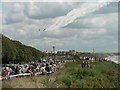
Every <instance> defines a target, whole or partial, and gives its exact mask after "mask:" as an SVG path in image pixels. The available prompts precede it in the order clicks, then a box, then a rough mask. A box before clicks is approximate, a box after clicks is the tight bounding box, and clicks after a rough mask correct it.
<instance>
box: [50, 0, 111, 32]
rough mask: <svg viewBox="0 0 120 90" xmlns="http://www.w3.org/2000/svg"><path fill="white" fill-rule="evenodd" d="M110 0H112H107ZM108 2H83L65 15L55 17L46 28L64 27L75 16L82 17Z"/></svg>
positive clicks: (74, 18)
mask: <svg viewBox="0 0 120 90" xmlns="http://www.w3.org/2000/svg"><path fill="white" fill-rule="evenodd" d="M109 1H112V0H109ZM109 3H110V2H101V0H98V2H97V3H93V2H91V3H90V2H89V3H84V4H82V5H81V6H79V7H77V8H75V9H73V10H71V11H70V12H69V13H68V14H67V15H65V16H61V17H57V18H55V19H54V21H55V23H54V24H53V25H51V26H50V27H49V28H48V30H50V31H52V30H55V29H57V28H60V27H64V26H66V25H68V24H70V23H72V22H74V21H75V20H76V19H77V18H80V17H84V16H86V15H88V14H91V13H93V12H95V11H97V10H99V9H100V8H102V7H103V6H106V5H108V4H109Z"/></svg>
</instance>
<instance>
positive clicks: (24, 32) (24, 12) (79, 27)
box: [0, 0, 118, 52]
mask: <svg viewBox="0 0 120 90" xmlns="http://www.w3.org/2000/svg"><path fill="white" fill-rule="evenodd" d="M100 1H101V0H97V1H96V2H63V0H58V2H2V4H0V21H2V22H0V32H1V33H2V34H4V35H5V36H7V37H9V38H10V39H13V40H17V41H20V42H22V43H23V44H25V45H28V46H32V47H35V48H37V49H39V50H42V51H46V50H47V51H51V50H52V46H55V47H56V50H72V49H74V50H77V51H81V52H92V50H93V48H94V50H95V52H117V51H118V3H117V2H100ZM39 29H40V31H39ZM44 29H46V30H45V31H44Z"/></svg>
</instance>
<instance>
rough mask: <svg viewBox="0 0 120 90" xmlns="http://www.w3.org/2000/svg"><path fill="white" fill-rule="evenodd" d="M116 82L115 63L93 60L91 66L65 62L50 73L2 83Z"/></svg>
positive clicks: (109, 85)
mask: <svg viewBox="0 0 120 90" xmlns="http://www.w3.org/2000/svg"><path fill="white" fill-rule="evenodd" d="M17 81H19V82H17ZM25 82H27V83H25ZM118 82H119V80H118V65H117V64H115V63H109V62H99V61H94V62H93V63H91V68H87V67H85V68H81V66H80V61H77V62H74V63H73V62H68V63H66V64H65V65H63V66H62V67H61V69H60V70H59V71H57V72H55V73H53V74H51V75H45V76H43V75H39V76H32V77H20V78H13V79H11V80H10V81H9V82H8V81H3V83H2V85H3V88H117V87H118V84H119V83H118Z"/></svg>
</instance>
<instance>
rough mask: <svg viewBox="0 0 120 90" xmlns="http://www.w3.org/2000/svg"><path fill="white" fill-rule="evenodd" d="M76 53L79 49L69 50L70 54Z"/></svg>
mask: <svg viewBox="0 0 120 90" xmlns="http://www.w3.org/2000/svg"><path fill="white" fill-rule="evenodd" d="M76 53H77V51H75V50H69V54H73V55H75V54H76Z"/></svg>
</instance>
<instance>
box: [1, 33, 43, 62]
mask: <svg viewBox="0 0 120 90" xmlns="http://www.w3.org/2000/svg"><path fill="white" fill-rule="evenodd" d="M42 55H43V53H42V52H41V51H39V50H37V49H35V48H33V47H30V46H25V45H23V44H22V43H20V42H18V41H13V40H10V39H9V38H7V37H5V36H4V35H2V63H9V62H11V63H24V62H29V61H34V60H38V59H40V58H41V57H42Z"/></svg>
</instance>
